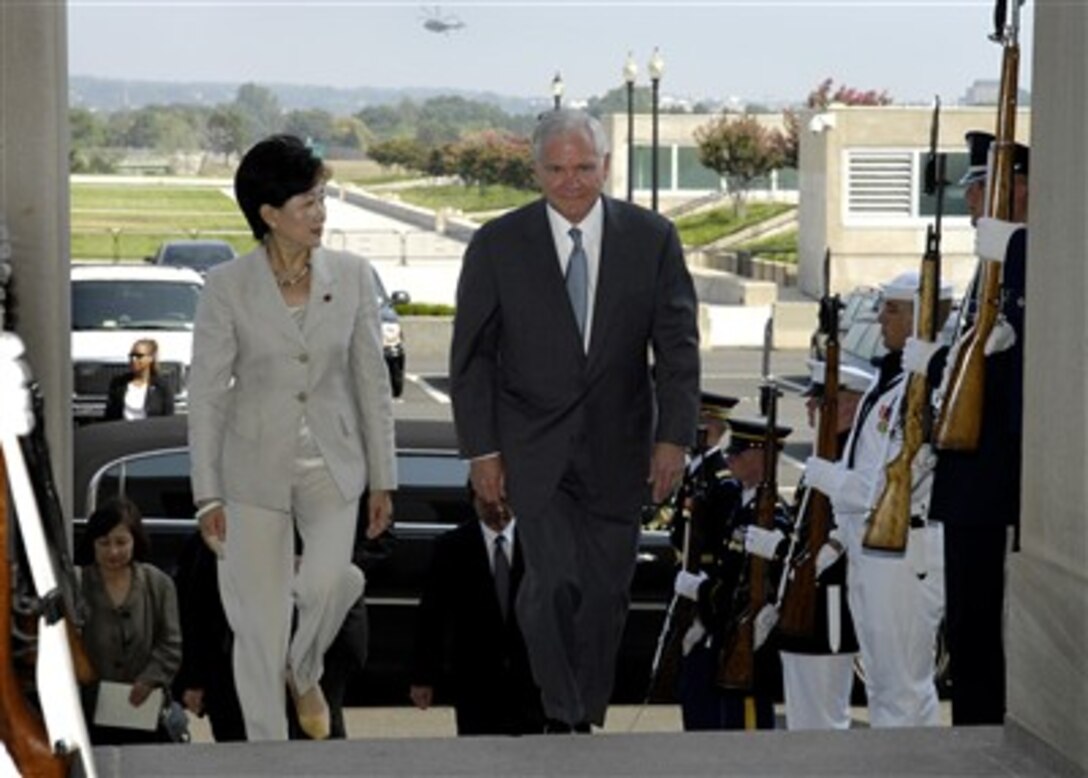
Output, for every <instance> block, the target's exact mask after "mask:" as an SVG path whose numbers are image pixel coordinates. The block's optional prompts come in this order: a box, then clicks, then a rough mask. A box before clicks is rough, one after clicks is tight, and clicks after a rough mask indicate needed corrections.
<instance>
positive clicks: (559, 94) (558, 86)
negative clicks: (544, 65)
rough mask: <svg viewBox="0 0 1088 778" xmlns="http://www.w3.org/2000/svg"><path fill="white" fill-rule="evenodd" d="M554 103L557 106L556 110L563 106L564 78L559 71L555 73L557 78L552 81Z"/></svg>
mask: <svg viewBox="0 0 1088 778" xmlns="http://www.w3.org/2000/svg"><path fill="white" fill-rule="evenodd" d="M552 101H553V103H554V105H555V110H557V111H558V110H559V108H560V107H561V106H562V105H563V77H562V76H561V75H559V71H558V70H557V71H555V78H553V79H552Z"/></svg>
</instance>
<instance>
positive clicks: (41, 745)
mask: <svg viewBox="0 0 1088 778" xmlns="http://www.w3.org/2000/svg"><path fill="white" fill-rule="evenodd" d="M5 412H7V411H5ZM8 524H9V511H8V479H7V467H6V466H5V464H4V456H3V452H2V451H0V740H2V741H3V743H4V745H5V746H6V747H7V750H8V753H9V755H10V756H11V759H12V761H13V762H14V763H15V766H16V767H17V768H18V769H19V772H20V773H21V774H22V775H40V776H57V777H58V778H59V776H63V775H65V774H66V773H67V765H66V764H65V760H64V759H62V758H59V757H57V756H54V754H53V750H52V749H51V748H50V747H49V736H48V735H46V732H45V725H44V724H43V723H42V720H41V717H40V716H39V715H38V713H37V711H35V710H34V709H33V708H32V707H31V706H30V704H29V703H28V702H27V699H26V697H25V696H24V694H23V689H22V683H21V681H20V679H19V676H18V675H17V674H16V672H15V667H14V663H13V655H12V649H11V627H12V624H11V605H12V595H11V588H12V584H11V582H12V574H11V565H10V563H9V561H8Z"/></svg>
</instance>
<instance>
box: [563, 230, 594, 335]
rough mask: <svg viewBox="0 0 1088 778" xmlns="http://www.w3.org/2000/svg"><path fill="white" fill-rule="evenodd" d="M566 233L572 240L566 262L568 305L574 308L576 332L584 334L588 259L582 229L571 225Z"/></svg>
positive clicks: (587, 298) (587, 291)
mask: <svg viewBox="0 0 1088 778" xmlns="http://www.w3.org/2000/svg"><path fill="white" fill-rule="evenodd" d="M568 234H569V235H570V239H571V240H573V241H574V248H573V249H571V252H570V261H569V262H567V295H568V296H569V297H570V307H571V308H572V309H573V310H574V321H575V322H577V324H578V332H580V333H582V334H583V335H585V332H586V307H587V305H588V300H589V267H588V265H589V260H588V259H586V250H585V248H583V247H582V231H581V230H580V229H578V228H577V227H571V228H570V232H569V233H568Z"/></svg>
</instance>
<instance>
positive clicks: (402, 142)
mask: <svg viewBox="0 0 1088 778" xmlns="http://www.w3.org/2000/svg"><path fill="white" fill-rule="evenodd" d="M366 154H367V156H368V157H370V158H371V159H372V160H374V161H375V162H377V163H378V164H379V165H385V166H386V167H400V168H404V169H407V170H417V171H420V172H426V169H427V162H428V159H429V154H428V152H427V150H426V149H425V148H424V147H423V146H421V145H420V144H419V143H417V142H416V141H415V139H413V138H390V139H389V140H383V141H379V142H378V143H372V144H370V147H369V148H368V149H367V150H366Z"/></svg>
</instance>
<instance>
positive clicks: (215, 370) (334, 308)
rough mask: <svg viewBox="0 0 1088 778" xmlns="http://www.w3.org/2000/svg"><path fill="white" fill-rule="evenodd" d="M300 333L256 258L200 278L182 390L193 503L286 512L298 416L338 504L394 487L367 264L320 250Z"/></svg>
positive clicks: (258, 252) (388, 404)
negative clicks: (215, 501) (223, 502)
mask: <svg viewBox="0 0 1088 778" xmlns="http://www.w3.org/2000/svg"><path fill="white" fill-rule="evenodd" d="M312 262H313V271H312V272H313V278H312V279H311V290H310V302H309V305H308V308H307V311H306V320H305V326H304V328H303V329H302V330H300V329H299V327H298V325H297V324H296V323H295V321H294V319H293V318H292V317H291V314H290V313H289V311H288V309H287V306H286V304H285V303H284V301H283V297H282V295H281V294H280V291H279V288H278V287H277V285H276V282H275V279H274V278H273V276H272V272H271V270H270V268H269V266H268V260H267V255H266V253H265V250H264V248H263V247H258V248H257V249H255V250H254V251H251V252H250V253H248V254H246V255H245V256H241V257H238V258H237V259H233V260H231V261H230V262H225V263H223V264H222V265H219V266H217V267H216V268H214V269H213V270H212V271H211V272H210V273H209V274H208V276H207V278H206V281H205V285H204V291H203V292H202V293H201V296H200V304H199V305H198V307H197V315H196V327H195V335H194V340H193V363H192V373H191V375H190V380H189V450H190V453H191V457H192V481H193V496H194V498H195V499H196V500H197V501H198V502H199V501H201V500H206V499H209V498H212V497H217V498H221V499H229V500H235V501H238V502H243V503H247V504H250V505H257V506H260V507H265V508H271V509H274V510H287V509H289V508H290V490H291V480H292V479H291V473H292V463H293V462H294V459H295V453H296V445H297V442H298V434H299V424H300V422H301V418H302V414H303V411H305V413H306V419H307V422H308V424H309V426H310V429H311V431H312V433H313V435H314V438H315V439H316V441H317V444H318V447H319V448H320V450H321V454H322V456H323V457H324V458H325V462H326V464H327V465H328V467H329V470H330V472H331V473H332V477H333V479H334V480H335V481H336V484H337V486H338V487H339V489H340V491H341V492H342V493H343V495H344V498H345V499H354V498H356V497H358V496H359V495H360V494H361V493H362V492H363V489H364V488H365V487H366V486H368V485H369V486H370V488H371V489H373V490H381V489H393V488H395V487H396V483H397V480H396V460H395V456H394V439H393V406H392V396H391V394H390V389H389V375H388V372H387V369H386V366H385V360H384V358H383V356H382V340H381V322H380V319H379V314H378V304H377V293H376V291H375V289H374V281H373V274H372V271H371V268H370V264H369V263H368V262H367V261H366V260H365V259H363V258H362V257H359V256H355V255H352V254H347V253H344V252H337V251H328V250H325V249H318V250H316V251H315V252H314V255H313V259H312Z"/></svg>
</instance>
